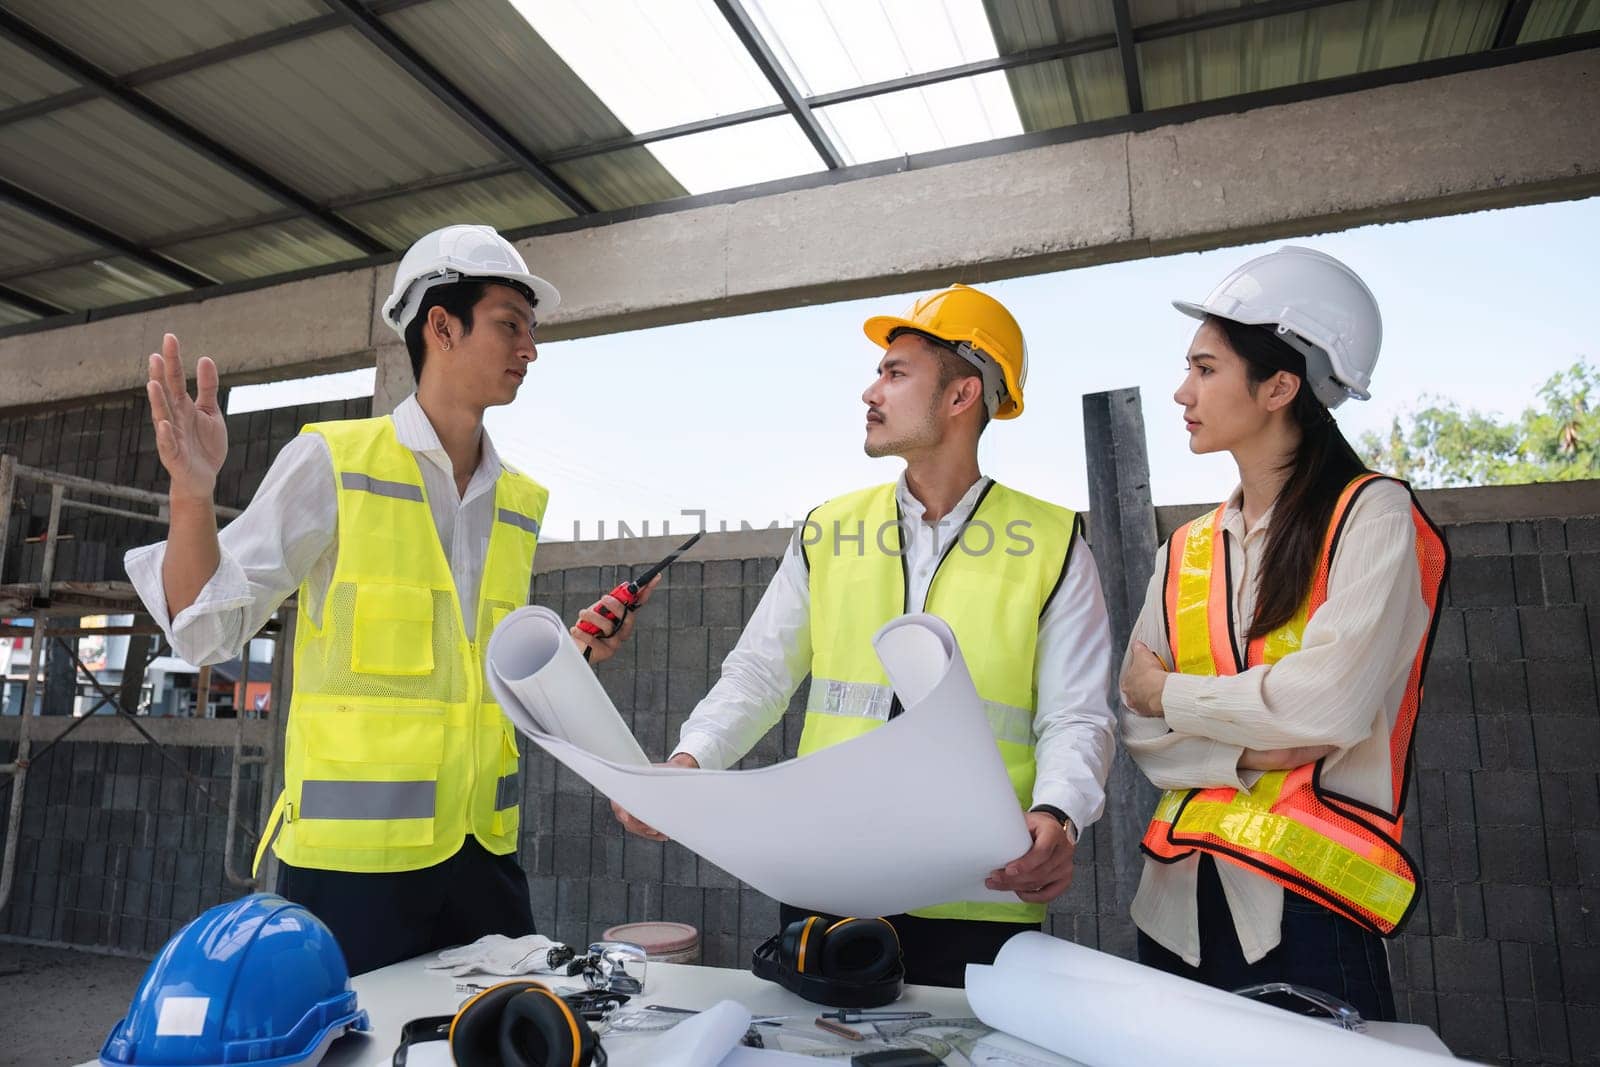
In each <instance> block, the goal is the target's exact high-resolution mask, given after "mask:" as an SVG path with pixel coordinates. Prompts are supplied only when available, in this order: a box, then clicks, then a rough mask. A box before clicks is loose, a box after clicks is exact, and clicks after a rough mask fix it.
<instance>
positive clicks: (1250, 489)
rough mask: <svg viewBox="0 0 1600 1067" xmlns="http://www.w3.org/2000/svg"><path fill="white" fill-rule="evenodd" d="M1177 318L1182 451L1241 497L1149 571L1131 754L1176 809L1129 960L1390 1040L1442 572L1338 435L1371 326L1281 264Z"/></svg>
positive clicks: (1295, 255)
mask: <svg viewBox="0 0 1600 1067" xmlns="http://www.w3.org/2000/svg"><path fill="white" fill-rule="evenodd" d="M1175 306H1176V307H1177V308H1178V310H1179V311H1182V312H1183V313H1185V314H1187V315H1190V316H1192V317H1194V318H1197V319H1199V320H1200V327H1199V329H1198V330H1197V331H1196V332H1195V335H1194V339H1193V341H1192V343H1191V344H1190V346H1189V351H1188V356H1187V364H1188V369H1187V373H1186V374H1185V375H1184V378H1183V383H1182V384H1181V385H1180V386H1179V388H1178V390H1177V392H1176V393H1175V394H1174V397H1173V399H1174V400H1176V401H1177V402H1178V403H1179V404H1180V405H1181V406H1182V408H1183V418H1184V422H1185V424H1186V426H1187V428H1188V431H1189V447H1190V449H1191V450H1193V451H1194V452H1197V453H1212V452H1227V453H1229V454H1230V455H1231V456H1232V457H1233V460H1234V462H1235V463H1236V464H1237V465H1238V468H1239V487H1238V489H1236V490H1235V491H1234V492H1233V493H1232V494H1231V495H1230V497H1229V498H1228V500H1227V501H1226V502H1225V503H1223V504H1222V505H1221V506H1220V507H1218V508H1217V509H1216V510H1214V511H1212V512H1209V513H1207V514H1205V515H1202V516H1200V517H1198V518H1196V519H1194V520H1193V521H1191V522H1189V523H1187V524H1185V525H1184V526H1182V527H1180V528H1179V529H1178V530H1177V531H1176V532H1175V533H1174V534H1173V536H1172V538H1171V540H1170V541H1169V542H1168V543H1167V545H1166V546H1165V547H1163V549H1162V550H1161V552H1160V553H1159V554H1158V556H1157V559H1156V566H1155V574H1154V576H1153V577H1152V579H1151V582H1150V586H1149V590H1148V592H1147V594H1146V597H1145V603H1144V609H1143V611H1142V612H1141V613H1140V616H1139V619H1138V622H1137V623H1136V625H1135V628H1134V631H1133V640H1132V642H1130V647H1129V650H1128V654H1127V657H1126V659H1125V662H1124V668H1123V674H1122V691H1123V699H1124V702H1125V704H1126V705H1127V712H1126V714H1125V715H1124V737H1125V740H1126V742H1127V744H1128V748H1129V751H1130V752H1131V753H1132V755H1133V757H1134V760H1135V761H1136V762H1137V763H1138V764H1139V766H1140V768H1141V769H1142V770H1143V771H1144V772H1145V774H1146V775H1147V776H1148V777H1149V778H1150V780H1151V781H1152V782H1154V783H1155V784H1156V785H1157V786H1159V787H1161V788H1162V789H1164V790H1166V792H1165V793H1164V794H1163V796H1162V798H1161V800H1160V802H1159V803H1158V804H1157V807H1156V810H1155V813H1154V816H1153V817H1152V819H1151V821H1150V825H1149V827H1148V828H1147V830H1146V832H1145V836H1144V841H1143V849H1144V851H1145V853H1146V859H1145V865H1144V874H1143V877H1142V879H1141V881H1140V885H1139V891H1138V894H1137V896H1136V897H1135V899H1134V903H1133V919H1134V922H1135V924H1136V925H1137V926H1138V927H1139V959H1140V961H1141V962H1143V963H1146V964H1148V965H1150V966H1154V967H1158V968H1160V969H1162V970H1165V971H1169V972H1172V973H1174V974H1179V975H1182V976H1184V977H1188V978H1193V979H1196V980H1198V981H1202V982H1205V983H1207V984H1210V985H1214V986H1219V987H1222V988H1229V989H1236V988H1240V987H1244V986H1250V985H1255V984H1259V983H1266V982H1290V983H1294V984H1297V985H1301V986H1306V987H1310V988H1312V989H1316V990H1319V991H1321V992H1322V993H1325V994H1331V995H1333V996H1334V997H1336V998H1339V999H1341V1000H1343V1001H1345V1002H1347V1003H1349V1004H1351V1005H1353V1006H1354V1007H1355V1008H1356V1009H1357V1010H1358V1011H1359V1012H1360V1013H1361V1014H1362V1015H1363V1016H1364V1017H1366V1018H1371V1019H1393V1018H1394V1014H1395V1009H1394V997H1393V993H1392V991H1391V988H1390V983H1389V974H1388V966H1387V962H1386V958H1385V952H1384V944H1383V940H1382V939H1383V938H1384V937H1387V936H1392V935H1393V934H1394V933H1395V932H1396V931H1397V930H1398V929H1399V928H1400V927H1401V926H1402V925H1403V924H1404V922H1405V920H1406V918H1407V917H1408V916H1409V914H1410V912H1411V909H1412V907H1413V906H1414V904H1415V902H1416V899H1417V895H1418V890H1419V886H1420V879H1421V872H1420V871H1419V870H1418V868H1417V866H1416V864H1415V863H1414V862H1413V860H1412V859H1411V858H1410V857H1409V856H1408V855H1407V854H1406V850H1405V848H1404V847H1403V846H1402V845H1401V840H1400V839H1401V829H1400V822H1401V820H1400V814H1399V813H1400V811H1401V810H1402V808H1403V807H1404V804H1405V794H1406V785H1407V774H1408V768H1409V755H1410V749H1411V739H1412V734H1413V726H1414V723H1415V719H1416V713H1417V710H1418V702H1419V698H1420V694H1421V677H1422V669H1423V666H1424V665H1425V663H1426V659H1427V652H1428V647H1429V644H1430V639H1431V637H1432V632H1433V621H1434V618H1435V615H1436V610H1437V605H1438V598H1439V594H1440V590H1441V588H1442V586H1443V581H1444V571H1445V567H1446V564H1447V556H1446V552H1445V547H1444V543H1443V540H1442V538H1441V537H1440V536H1439V533H1438V531H1437V529H1436V528H1435V527H1434V526H1433V525H1432V523H1431V522H1430V521H1429V520H1428V518H1427V516H1425V515H1424V514H1423V513H1422V511H1421V510H1420V509H1419V508H1418V507H1417V505H1416V502H1415V500H1414V498H1413V497H1412V495H1411V493H1410V491H1409V489H1408V488H1407V487H1406V486H1405V485H1404V484H1403V483H1401V482H1397V481H1394V480H1391V479H1388V478H1385V477H1383V476H1381V475H1378V474H1376V473H1374V472H1372V471H1369V470H1367V469H1366V467H1365V465H1364V464H1363V463H1362V462H1361V459H1360V458H1359V457H1358V456H1357V455H1356V453H1355V451H1354V449H1352V448H1351V447H1350V444H1349V442H1348V441H1346V440H1345V438H1344V435H1343V434H1342V433H1340V431H1339V427H1338V424H1337V423H1336V422H1335V421H1334V418H1333V414H1332V409H1333V408H1336V407H1338V406H1339V405H1340V404H1341V403H1343V402H1344V401H1345V400H1346V399H1348V398H1351V397H1354V398H1357V399H1361V400H1365V399H1366V398H1367V396H1368V394H1367V386H1368V383H1369V382H1370V380H1371V376H1372V370H1373V367H1374V365H1375V364H1376V362H1377V358H1378V348H1379V344H1380V341H1381V338H1382V325H1381V321H1380V319H1379V315H1378V306H1377V302H1376V301H1375V300H1374V299H1373V296H1372V293H1371V292H1370V291H1369V290H1368V289H1367V287H1366V285H1365V284H1364V283H1363V282H1362V281H1361V279H1360V278H1359V277H1357V276H1356V274H1355V272H1354V271H1352V270H1350V268H1349V267H1347V266H1345V265H1344V264H1343V263H1341V262H1339V261H1338V260H1336V259H1334V258H1333V257H1331V256H1327V255H1324V254H1322V253H1320V252H1316V251H1313V250H1311V249H1308V248H1297V247H1292V246H1291V247H1285V248H1282V249H1280V250H1278V251H1276V252H1273V253H1270V254H1269V255H1265V256H1262V257H1260V258H1258V259H1254V260H1251V261H1250V262H1249V263H1246V264H1245V265H1244V266H1242V267H1240V268H1239V269H1238V270H1235V271H1234V272H1233V273H1231V274H1230V275H1228V277H1227V278H1225V279H1224V280H1223V281H1222V283H1221V284H1220V285H1218V286H1217V287H1216V289H1214V290H1213V291H1212V293H1211V295H1210V296H1208V297H1207V298H1206V299H1205V300H1204V301H1202V302H1200V303H1188V302H1177V303H1176V304H1175Z"/></svg>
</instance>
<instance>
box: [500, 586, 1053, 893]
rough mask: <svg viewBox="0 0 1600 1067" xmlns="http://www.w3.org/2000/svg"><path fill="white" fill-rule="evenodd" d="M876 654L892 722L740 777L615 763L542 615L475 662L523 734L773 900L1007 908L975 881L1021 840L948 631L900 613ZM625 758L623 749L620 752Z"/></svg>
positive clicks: (572, 667)
mask: <svg viewBox="0 0 1600 1067" xmlns="http://www.w3.org/2000/svg"><path fill="white" fill-rule="evenodd" d="M873 647H874V649H875V650H876V651H877V653H878V658H879V660H880V661H881V662H882V663H883V667H884V671H885V673H886V674H887V675H888V677H889V680H890V682H891V684H892V685H893V686H894V689H895V691H896V693H897V694H898V695H899V697H900V701H901V704H902V705H903V707H904V709H905V710H904V712H903V713H902V714H901V715H899V716H897V717H896V718H895V719H894V720H893V721H891V722H888V723H886V724H885V725H883V726H882V727H880V728H878V729H876V730H873V731H871V732H870V733H867V734H865V735H863V736H862V737H858V738H856V739H854V740H851V741H847V742H845V743H844V744H839V745H834V746H832V747H830V748H826V749H823V750H822V751H820V752H815V753H812V754H811V755H808V756H805V757H803V758H800V759H795V760H789V761H787V762H785V763H780V764H777V765H775V766H771V767H762V768H757V769H754V770H747V771H710V770H690V769H686V768H681V767H647V766H639V765H638V764H639V762H640V761H639V760H638V759H622V758H619V757H618V756H617V755H616V753H617V752H618V751H620V750H622V749H626V748H627V746H625V745H622V744H621V742H620V739H619V738H618V737H617V736H616V734H617V731H619V730H620V731H622V732H624V733H625V732H626V730H627V727H626V726H625V725H624V724H623V723H622V720H621V717H620V716H618V714H617V711H616V708H615V707H613V706H612V704H611V702H610V700H609V698H607V696H606V694H605V692H604V690H603V689H601V687H600V685H599V683H598V682H595V681H594V680H593V677H592V672H590V670H589V668H588V665H587V664H585V663H584V662H583V659H582V657H581V656H580V655H579V653H578V651H577V649H576V648H575V647H574V646H573V644H572V641H571V640H570V638H569V636H568V634H567V630H566V626H565V624H564V623H563V622H562V621H561V619H560V618H559V617H557V616H556V615H555V614H554V613H553V612H550V611H548V610H547V609H544V608H537V607H535V608H523V609H520V610H519V611H516V612H513V613H512V614H511V615H510V616H508V617H507V618H506V620H505V621H504V622H502V623H501V624H500V626H499V628H497V629H496V631H495V634H494V636H493V637H492V638H491V639H490V642H489V650H488V664H487V667H488V676H489V684H490V687H491V689H492V691H493V692H494V695H495V698H496V699H497V700H498V701H499V702H500V705H501V707H503V708H505V710H506V713H507V715H509V716H510V717H511V719H512V721H513V722H514V723H516V725H517V727H518V729H520V730H521V731H522V732H523V733H524V734H526V735H527V736H528V737H529V738H530V739H531V740H533V741H534V742H535V743H536V744H538V745H539V746H540V747H541V748H543V749H544V750H545V751H547V752H549V753H550V754H551V755H552V756H554V757H555V758H556V759H557V760H559V761H560V762H561V763H563V764H564V765H566V766H567V767H569V768H571V769H572V770H573V771H574V772H575V773H577V774H578V775H579V776H580V777H582V778H583V779H584V780H585V781H587V782H589V783H590V784H591V785H593V786H594V787H595V788H596V789H598V790H599V791H600V792H601V793H603V794H604V795H606V796H607V797H609V798H611V799H612V800H614V801H616V802H617V803H619V804H621V805H622V806H623V807H625V808H627V809H628V810H629V811H630V812H631V813H632V814H633V815H634V816H635V817H636V818H639V819H641V820H643V821H644V822H646V823H648V824H649V825H651V826H653V827H655V828H656V829H658V830H660V831H661V832H662V833H664V834H666V835H668V836H669V837H671V838H673V839H675V840H677V841H679V842H680V843H682V844H683V845H685V846H686V847H688V848H689V849H690V850H692V851H694V852H695V853H697V854H698V855H700V856H702V857H704V858H705V859H707V860H709V861H710V862H712V863H714V864H716V865H717V866H718V867H721V868H722V869H723V870H725V871H727V872H728V873H729V874H731V875H733V876H734V877H736V878H738V879H740V880H742V881H744V882H747V883H748V884H750V885H751V886H753V887H754V888H756V889H758V890H760V891H761V892H763V893H765V894H767V895H768V896H770V897H775V898H777V899H778V900H782V901H785V902H786V903H789V904H793V905H795V906H796V907H800V908H807V909H812V910H816V911H824V912H831V913H834V914H838V915H891V914H895V913H897V912H902V911H907V910H910V909H912V908H920V907H927V906H930V905H933V904H942V903H946V902H949V901H958V900H987V901H1009V902H1015V901H1016V899H1017V898H1016V896H1015V895H1014V894H1011V893H1000V892H996V891H993V890H990V889H988V888H986V887H985V886H984V884H983V883H984V879H985V877H987V875H988V873H989V872H990V871H991V870H994V869H995V868H997V867H1001V866H1004V865H1005V864H1006V863H1009V862H1010V861H1012V860H1014V859H1016V858H1017V857H1019V856H1021V855H1023V854H1024V853H1025V852H1027V851H1028V849H1029V847H1030V845H1031V839H1030V838H1029V835H1028V831H1027V824H1026V822H1025V821H1024V819H1023V816H1022V811H1021V807H1020V805H1019V804H1018V803H1017V797H1016V794H1015V793H1014V792H1013V791H1012V787H1011V781H1010V779H1009V778H1008V777H1007V775H1006V770H1005V765H1004V763H1003V762H1002V761H1001V758H1000V753H999V751H998V750H997V749H996V747H995V744H994V736H993V734H992V733H991V732H990V729H989V724H988V720H987V718H986V717H985V714H984V710H983V705H982V702H981V701H980V700H979V699H978V694H977V691H976V690H975V689H974V687H973V684H972V677H971V675H970V674H969V673H968V671H967V666H966V661H965V660H964V659H962V656H961V649H960V647H959V646H958V645H957V643H956V639H955V635H954V634H953V633H952V632H951V630H950V627H949V626H948V625H947V624H946V623H945V622H944V621H943V620H941V619H939V618H937V617H935V616H932V615H907V616H902V617H901V618H899V619H895V620H893V621H892V622H890V623H888V624H886V625H885V626H884V627H883V628H882V629H881V630H879V631H878V633H877V634H876V635H875V636H874V638H873ZM579 671H582V672H583V673H585V674H589V675H590V677H589V678H587V679H582V678H579V677H578V676H577V675H578V672H579ZM547 674H548V675H549V676H550V680H549V681H548V682H547V681H546V680H545V676H546V675H547ZM551 727H559V728H560V730H561V732H560V733H558V732H557V730H556V729H552V728H551ZM629 740H632V739H631V737H630V738H629ZM633 751H637V744H636V743H635V744H634V745H633V746H632V749H631V750H629V751H628V752H623V755H629V754H631V752H633Z"/></svg>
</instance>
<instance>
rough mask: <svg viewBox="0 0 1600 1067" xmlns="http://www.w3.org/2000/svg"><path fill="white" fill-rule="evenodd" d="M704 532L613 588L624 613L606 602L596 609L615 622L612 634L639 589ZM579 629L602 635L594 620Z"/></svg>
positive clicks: (631, 604) (587, 654) (626, 612)
mask: <svg viewBox="0 0 1600 1067" xmlns="http://www.w3.org/2000/svg"><path fill="white" fill-rule="evenodd" d="M704 534H705V531H704V530H701V531H700V532H699V533H697V534H695V535H694V536H693V537H691V538H689V540H687V541H685V542H684V543H683V544H681V545H679V546H678V547H677V548H675V549H673V550H672V551H671V552H669V553H668V554H667V558H666V559H663V560H662V561H661V562H660V563H657V564H656V565H655V566H654V567H651V568H650V569H649V570H647V571H645V572H644V573H643V574H641V575H639V577H637V578H632V579H629V580H628V581H626V582H622V583H621V584H619V585H618V586H617V587H616V588H615V589H613V590H611V596H612V597H614V598H615V599H617V600H620V601H621V602H622V614H621V615H620V616H618V615H613V614H611V611H610V609H609V608H607V607H606V606H605V605H604V604H600V605H597V606H596V608H595V610H596V611H598V612H599V613H600V614H601V615H602V616H604V617H605V618H607V619H610V620H611V621H612V623H614V624H615V625H613V626H612V627H611V633H612V634H614V633H616V632H617V631H618V630H620V629H622V620H623V619H626V618H627V617H628V612H629V611H630V610H632V609H633V606H634V604H635V603H637V602H638V599H639V590H641V589H643V588H644V587H645V586H647V585H649V584H650V581H651V579H653V578H655V576H656V575H658V574H660V573H661V572H662V571H664V570H666V569H667V568H668V567H669V566H671V565H672V563H673V562H674V561H675V560H676V559H677V558H678V557H679V556H681V555H683V554H684V553H685V552H687V551H688V550H689V549H690V548H691V547H693V545H694V543H695V542H696V541H698V540H700V538H701V537H702V536H703V535H704ZM578 629H580V630H582V631H583V632H584V633H586V634H588V635H589V636H591V637H599V636H601V634H600V627H598V626H596V625H595V624H594V623H592V622H579V623H578ZM605 636H607V637H610V636H611V634H606V635H605ZM590 651H591V650H590V649H587V648H585V649H584V650H583V658H584V659H588V658H589V653H590Z"/></svg>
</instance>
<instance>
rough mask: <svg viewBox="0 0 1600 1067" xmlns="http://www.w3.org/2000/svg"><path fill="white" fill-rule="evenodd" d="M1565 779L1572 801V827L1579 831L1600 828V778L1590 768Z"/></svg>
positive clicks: (1568, 794) (1567, 775)
mask: <svg viewBox="0 0 1600 1067" xmlns="http://www.w3.org/2000/svg"><path fill="white" fill-rule="evenodd" d="M1563 777H1565V778H1566V780H1567V796H1568V798H1569V799H1570V800H1571V801H1572V825H1573V826H1575V827H1578V828H1579V829H1589V828H1600V776H1597V775H1596V774H1595V772H1594V769H1593V768H1590V769H1588V770H1583V771H1577V772H1573V773H1569V774H1566V775H1563Z"/></svg>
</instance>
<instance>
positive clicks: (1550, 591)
mask: <svg viewBox="0 0 1600 1067" xmlns="http://www.w3.org/2000/svg"><path fill="white" fill-rule="evenodd" d="M1539 577H1540V579H1541V580H1542V581H1543V582H1544V602H1545V603H1546V604H1570V603H1572V594H1573V587H1572V567H1571V564H1570V563H1568V561H1567V557H1566V556H1565V555H1564V554H1557V553H1554V552H1546V553H1544V554H1543V555H1541V556H1540V557H1539Z"/></svg>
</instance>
